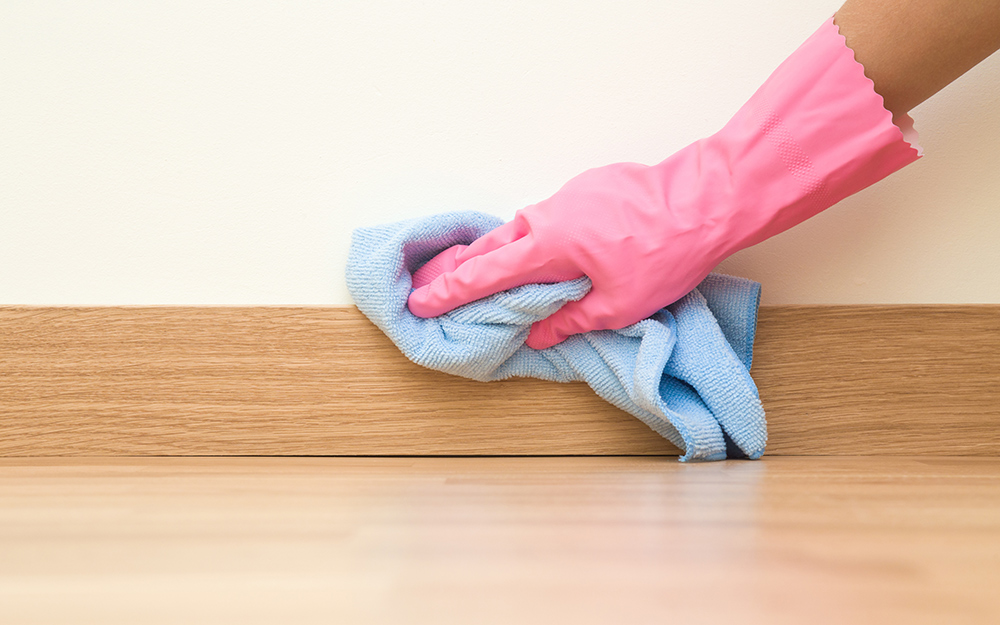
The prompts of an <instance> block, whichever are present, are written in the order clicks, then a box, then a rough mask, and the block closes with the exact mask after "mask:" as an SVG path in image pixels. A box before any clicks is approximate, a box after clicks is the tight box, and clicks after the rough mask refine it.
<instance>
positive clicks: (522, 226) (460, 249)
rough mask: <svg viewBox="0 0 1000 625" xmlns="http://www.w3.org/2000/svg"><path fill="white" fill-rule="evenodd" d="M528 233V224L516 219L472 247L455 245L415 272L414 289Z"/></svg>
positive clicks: (481, 238) (494, 230)
mask: <svg viewBox="0 0 1000 625" xmlns="http://www.w3.org/2000/svg"><path fill="white" fill-rule="evenodd" d="M527 232H528V229H527V224H526V223H525V222H524V220H523V219H517V218H515V219H514V220H513V221H508V222H507V223H505V224H503V225H501V226H499V227H497V228H494V229H493V230H490V231H489V232H487V233H486V234H484V235H483V236H481V237H479V238H478V239H476V240H475V241H473V242H472V244H471V245H453V246H451V247H449V248H448V249H446V250H444V251H443V252H439V253H438V255H437V256H435V257H434V258H432V259H430V260H429V261H427V262H426V263H424V264H423V265H422V266H421V267H420V268H419V269H417V270H416V271H414V272H413V282H412V285H413V288H414V289H419V288H420V287H422V286H425V285H428V284H430V283H431V282H433V281H434V279H435V278H437V277H438V276H440V275H441V274H443V273H448V272H451V271H455V269H457V268H458V266H459V265H461V264H462V263H464V262H465V261H467V260H469V259H470V258H475V257H476V256H482V255H484V254H488V253H490V252H492V251H494V250H497V249H499V248H501V247H503V246H504V245H508V244H510V243H513V242H514V241H516V240H518V239H520V238H522V237H523V236H524V235H525V234H527Z"/></svg>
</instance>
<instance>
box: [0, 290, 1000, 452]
mask: <svg viewBox="0 0 1000 625" xmlns="http://www.w3.org/2000/svg"><path fill="white" fill-rule="evenodd" d="M752 373H753V377H754V379H755V380H756V381H757V384H758V386H759V388H760V393H761V399H762V401H763V402H764V407H765V409H766V411H767V415H768V424H769V433H770V440H769V444H768V453H769V454H772V455H799V454H815V455H867V454H896V455H906V454H929V455H949V456H955V455H1000V306H992V305H954V306H951V305H948V306H792V307H765V308H763V309H761V313H760V319H759V325H758V339H757V345H756V349H755V360H754V367H753V371H752ZM675 453H677V451H676V449H674V448H673V447H672V446H671V445H670V444H669V443H667V442H666V441H664V440H663V439H661V438H660V437H659V436H657V435H656V434H655V433H653V432H652V431H650V430H649V429H647V428H646V426H645V425H643V424H642V423H640V422H639V421H638V420H636V419H634V418H633V417H631V416H629V415H628V414H626V413H624V412H621V411H620V410H618V409H616V408H614V407H612V406H610V405H609V404H607V403H605V402H604V401H602V400H600V399H599V398H597V397H596V396H595V395H594V394H593V392H592V391H591V390H590V389H589V388H588V387H587V386H586V385H584V384H582V383H575V384H557V383H551V382H543V381H540V380H526V379H518V380H508V381H504V382H493V383H489V384H483V383H478V382H472V381H469V380H465V379H462V378H457V377H453V376H449V375H445V374H442V373H437V372H434V371H429V370H426V369H423V368H421V367H418V366H416V365H414V364H412V363H411V362H409V361H408V360H407V359H406V358H405V357H403V356H402V355H401V354H400V353H399V352H398V351H397V350H396V348H395V347H394V346H393V345H392V344H391V343H390V342H389V340H388V339H387V338H386V337H385V336H383V335H382V334H381V332H379V331H378V330H377V329H376V328H375V327H374V326H373V325H371V324H370V323H369V322H368V321H367V320H366V319H365V318H364V317H363V316H362V315H361V314H360V313H359V312H358V311H357V310H356V309H354V308H271V307H266V308H262V307H254V308H202V307H188V308H175V307H148V308H147V307H122V308H117V307H115V308H63V307H59V308H34V307H0V455H3V456H60V455H480V454H482V455H508V454H509V455H531V454H545V455H549V454H551V455H563V454H565V455H576V454H580V455H631V454H636V455H655V454H675Z"/></svg>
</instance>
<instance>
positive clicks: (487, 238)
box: [457, 213, 528, 264]
mask: <svg viewBox="0 0 1000 625" xmlns="http://www.w3.org/2000/svg"><path fill="white" fill-rule="evenodd" d="M526 234H528V223H527V222H526V221H525V220H524V219H523V218H522V217H521V214H520V213H518V214H517V215H516V216H515V217H514V219H512V220H511V221H508V222H507V223H505V224H503V225H502V226H499V227H497V228H494V229H493V230H490V231H489V232H487V233H486V234H484V235H483V236H481V237H479V238H478V239H476V240H475V241H473V242H472V243H471V244H470V245H469V247H467V248H466V249H465V250H463V251H462V253H461V254H459V255H458V258H457V260H458V264H462V263H464V262H465V261H467V260H469V259H470V258H475V257H476V256H483V255H484V254H489V253H490V252H492V251H494V250H498V249H500V248H501V247H503V246H505V245H510V244H511V243H513V242H514V241H517V240H518V239H520V238H522V237H524V236H525V235H526Z"/></svg>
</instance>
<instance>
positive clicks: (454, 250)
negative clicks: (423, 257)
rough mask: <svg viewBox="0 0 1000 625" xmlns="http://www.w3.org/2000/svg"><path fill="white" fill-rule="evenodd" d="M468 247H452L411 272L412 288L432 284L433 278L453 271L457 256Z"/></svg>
mask: <svg viewBox="0 0 1000 625" xmlns="http://www.w3.org/2000/svg"><path fill="white" fill-rule="evenodd" d="M468 247H469V246H468V245H452V246H451V247H449V248H448V249H446V250H445V251H443V252H440V253H438V255H437V256H435V257H434V258H432V259H430V260H429V261H427V262H426V263H424V264H423V265H422V266H421V267H420V269H417V270H416V271H414V272H413V282H412V286H413V288H415V289H419V288H420V287H422V286H424V285H427V284H430V283H431V282H433V281H434V278H436V277H438V276H440V275H441V274H443V273H448V272H449V271H455V269H456V268H457V267H458V265H459V261H458V255H459V254H460V253H461V252H462V250H465V249H467V248H468Z"/></svg>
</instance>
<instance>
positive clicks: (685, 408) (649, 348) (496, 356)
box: [347, 212, 767, 461]
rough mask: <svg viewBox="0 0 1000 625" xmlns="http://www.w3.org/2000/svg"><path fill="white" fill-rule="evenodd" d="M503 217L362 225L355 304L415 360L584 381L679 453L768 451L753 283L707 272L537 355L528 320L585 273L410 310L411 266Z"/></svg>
mask: <svg viewBox="0 0 1000 625" xmlns="http://www.w3.org/2000/svg"><path fill="white" fill-rule="evenodd" d="M502 223H503V222H502V220H500V219H499V218H497V217H494V216H492V215H486V214H483V213H477V212H461V213H448V214H443V215H435V216H432V217H425V218H418V219H411V220H407V221H402V222H398V223H392V224H386V225H380V226H374V227H368V228H359V229H357V230H355V231H354V233H353V237H352V240H351V248H350V252H349V255H348V261H347V286H348V289H349V290H350V292H351V295H352V297H353V298H354V301H355V303H356V304H357V306H358V308H359V309H360V310H361V312H362V313H364V314H365V315H366V316H367V317H368V318H369V319H370V320H371V321H372V322H373V323H374V324H375V325H376V326H378V327H379V328H380V329H381V330H382V331H383V332H385V334H386V335H387V336H388V337H389V338H390V339H392V341H393V343H395V344H396V346H397V347H398V348H399V349H400V351H402V352H403V354H405V355H406V357H407V358H409V359H410V360H412V361H413V362H415V363H417V364H419V365H422V366H425V367H429V368H431V369H435V370H437V371H443V372H445V373H450V374H454V375H459V376H462V377H466V378H471V379H473V380H479V381H481V382H489V381H493V380H504V379H507V378H512V377H533V378H541V379H543V380H554V381H557V382H572V381H578V380H582V381H584V382H586V383H587V384H589V385H590V387H591V388H593V389H594V391H595V392H596V393H597V394H598V395H599V396H600V397H602V398H603V399H605V400H607V401H608V402H610V403H612V404H614V405H615V406H617V407H618V408H621V409H622V410H625V411H626V412H628V413H630V414H632V415H633V416H635V417H637V418H638V419H640V420H641V421H642V422H643V423H645V424H646V425H648V426H649V427H650V428H652V429H653V430H654V431H656V432H657V433H659V434H660V435H661V436H663V437H664V438H666V439H668V440H669V441H670V442H672V443H673V444H674V445H676V446H677V447H678V448H679V449H681V450H682V451H683V455H682V456H681V460H683V461H690V460H722V459H725V458H726V457H727V455H728V457H747V458H751V459H756V458H759V457H760V456H761V455H762V454H763V453H764V445H765V443H766V440H767V424H766V422H765V419H764V410H763V408H762V406H761V403H760V399H759V396H758V394H757V387H756V386H755V385H754V382H753V379H751V377H750V373H749V370H750V364H751V359H752V357H753V340H754V333H755V331H756V323H757V306H758V303H759V300H760V285H759V284H758V283H756V282H752V281H750V280H746V279H743V278H736V277H732V276H724V275H719V274H712V275H709V276H708V277H707V278H706V279H705V280H704V281H703V282H702V283H701V284H699V285H698V287H697V288H696V289H695V290H693V291H691V292H690V293H688V294H687V295H686V296H684V297H683V298H681V299H680V300H679V301H677V302H675V303H674V304H671V305H670V306H668V307H666V308H663V309H661V310H659V311H658V312H656V313H655V314H654V315H653V316H651V317H649V318H647V319H645V320H643V321H640V322H638V323H635V324H633V325H630V326H628V327H626V328H622V329H621V330H600V331H594V332H588V333H586V334H579V335H575V336H571V337H569V338H568V339H566V340H565V341H563V342H562V343H559V344H558V345H555V346H553V347H550V348H548V349H544V350H537V351H536V350H533V349H531V348H529V347H527V346H526V345H524V341H525V339H526V338H527V336H528V331H529V330H530V327H531V324H532V323H534V322H535V321H538V320H539V319H543V318H545V317H547V316H548V315H550V314H552V313H553V312H555V311H556V310H558V309H559V307H560V306H562V305H563V304H564V303H566V302H569V301H576V300H579V299H580V298H582V297H583V296H584V295H586V294H587V292H588V291H589V290H590V280H589V279H587V278H586V277H584V278H579V279H576V280H569V281H566V282H560V283H557V284H528V285H524V286H520V287H516V288H513V289H510V290H508V291H504V292H501V293H497V294H495V295H492V296H490V297H486V298H483V299H481V300H477V301H475V302H472V303H470V304H467V305H465V306H461V307H459V308H456V309H455V310H453V311H451V312H450V313H447V314H444V315H441V316H439V317H434V318H430V319H421V318H419V317H416V316H415V315H413V314H412V313H410V311H409V309H408V308H407V306H406V300H407V297H408V296H409V294H410V291H411V290H412V282H411V281H412V274H413V272H414V271H416V270H417V269H418V268H420V267H421V266H422V265H423V264H424V263H426V262H427V261H428V260H430V259H431V258H433V257H434V256H435V255H436V254H438V253H439V252H441V251H443V250H445V249H447V248H449V247H451V246H453V245H459V244H462V245H468V244H469V243H471V242H472V241H474V240H475V239H477V238H479V237H480V236H482V235H484V234H486V233H487V232H489V231H490V230H492V229H494V228H496V227H498V226H500V225H501V224H502ZM469 418H470V419H474V418H476V416H475V415H470V416H469ZM727 450H728V454H727Z"/></svg>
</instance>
